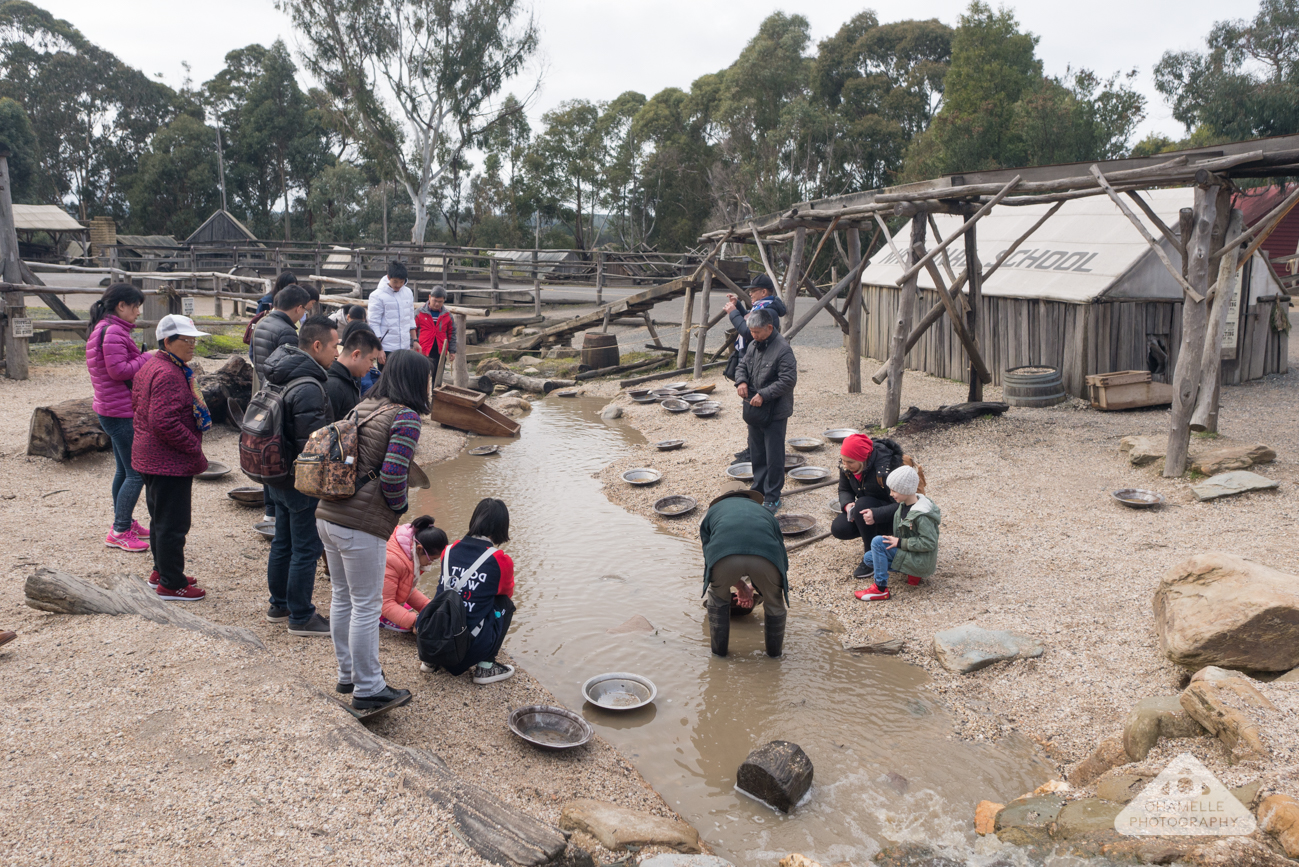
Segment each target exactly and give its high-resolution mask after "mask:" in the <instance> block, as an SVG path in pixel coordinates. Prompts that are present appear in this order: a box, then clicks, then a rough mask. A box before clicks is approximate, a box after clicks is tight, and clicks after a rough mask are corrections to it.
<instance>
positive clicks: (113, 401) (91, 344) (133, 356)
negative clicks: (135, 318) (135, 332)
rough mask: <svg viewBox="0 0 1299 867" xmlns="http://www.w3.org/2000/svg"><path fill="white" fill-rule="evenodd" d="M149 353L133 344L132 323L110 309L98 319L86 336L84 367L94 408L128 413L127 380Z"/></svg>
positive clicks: (113, 413) (100, 411)
mask: <svg viewBox="0 0 1299 867" xmlns="http://www.w3.org/2000/svg"><path fill="white" fill-rule="evenodd" d="M100 335H103V339H102V340H101V339H100ZM101 346H102V347H103V351H102V352H101V351H100V347H101ZM152 354H153V353H146V352H141V351H140V347H138V346H136V345H135V341H134V340H132V339H131V323H129V322H127V321H126V320H125V319H122V318H120V317H117V316H114V315H112V314H111V313H110V314H109V315H107V316H105V317H104V318H103V319H101V320H99V322H98V323H97V324H96V325H95V328H94V330H93V331H91V332H90V336H89V337H88V338H87V340H86V367H87V368H89V369H90V384H91V386H92V387H93V388H94V391H95V399H94V403H93V406H94V410H95V412H97V413H98V414H100V415H102V416H107V417H108V418H130V417H131V389H130V387H129V386H128V385H127V384H126V383H127V382H128V381H130V380H132V379H134V378H135V375H136V374H137V373H139V372H140V368H142V367H144V363H145V362H146V361H148V360H149V358H150V357H151V356H152Z"/></svg>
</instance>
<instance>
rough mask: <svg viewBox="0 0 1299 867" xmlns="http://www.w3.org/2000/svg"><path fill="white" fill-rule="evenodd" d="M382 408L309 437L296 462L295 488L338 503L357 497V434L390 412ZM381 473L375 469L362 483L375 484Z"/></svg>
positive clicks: (352, 417)
mask: <svg viewBox="0 0 1299 867" xmlns="http://www.w3.org/2000/svg"><path fill="white" fill-rule="evenodd" d="M386 408H387V407H386V406H382V407H379V409H376V410H375V411H374V412H372V413H370V414H369V415H367V416H366V417H365V418H363V419H361V420H360V421H357V420H356V419H357V413H356V411H355V410H353V411H352V412H351V413H349V414H348V416H347V418H344V419H342V420H341V421H336V422H334V423H333V424H328V425H325V426H324V427H322V428H319V429H318V430H316V431H315V432H313V433H312V434H311V436H310V437H308V438H307V444H306V445H305V446H303V447H302V453H301V454H300V455H298V458H297V460H295V461H294V462H293V486H294V487H295V488H297V489H298V491H299V492H300V493H303V494H306V495H307V496H308V497H315V498H316V499H318V500H329V501H330V502H337V501H339V500H346V499H348V498H350V497H352V496H353V495H355V494H356V489H357V487H358V485H357V482H356V462H357V456H358V455H359V451H358V449H357V432H358V431H360V429H361V425H363V424H365V423H366V422H368V421H369V420H370V419H372V418H374V417H375V416H376V415H378V414H379V413H381V412H383V411H384V409H386ZM377 477H378V472H377V471H375V470H371V471H370V472H369V473H368V475H367V476H366V478H365V479H364V480H363V481H362V482H361V484H362V485H364V484H365V483H366V482H370V481H373V480H374V479H375V478H377Z"/></svg>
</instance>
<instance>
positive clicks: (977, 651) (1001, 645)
mask: <svg viewBox="0 0 1299 867" xmlns="http://www.w3.org/2000/svg"><path fill="white" fill-rule="evenodd" d="M1042 650H1043V648H1042V644H1041V643H1040V642H1039V641H1038V640H1037V639H1036V638H1030V637H1029V636H1027V635H1020V634H1018V633H1015V632H1007V631H1005V630H1001V629H983V628H982V627H979V626H975V625H974V624H973V623H967V624H965V625H963V626H958V627H956V628H955V629H946V630H944V631H942V632H939V633H938V634H937V635H935V636H934V657H935V658H936V659H937V660H938V662H939V664H941V665H942V666H943V668H946V669H947V670H948V671H955V672H956V673H958V674H968V673H969V672H971V671H978V670H979V669H981V668H987V667H988V666H989V665H992V664H993V663H996V662H1001V661H1003V660H1007V659H1032V658H1034V657H1038V656H1041V655H1042Z"/></svg>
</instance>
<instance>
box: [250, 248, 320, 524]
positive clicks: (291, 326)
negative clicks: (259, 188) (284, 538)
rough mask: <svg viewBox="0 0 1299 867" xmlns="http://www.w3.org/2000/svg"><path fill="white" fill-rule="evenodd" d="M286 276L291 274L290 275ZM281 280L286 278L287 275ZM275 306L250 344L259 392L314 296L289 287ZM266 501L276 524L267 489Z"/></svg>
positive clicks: (294, 341)
mask: <svg viewBox="0 0 1299 867" xmlns="http://www.w3.org/2000/svg"><path fill="white" fill-rule="evenodd" d="M284 273H285V274H289V272H287V271H286V272H284ZM280 276H281V277H283V276H284V274H281V275H280ZM290 276H292V275H291V274H290ZM277 282H278V281H277ZM274 303H275V307H274V309H273V310H271V312H270V313H267V314H266V315H265V316H263V317H262V318H261V320H260V321H259V322H258V323H257V324H256V325H254V326H253V336H252V340H251V341H250V342H249V344H248V359H249V360H250V361H252V363H253V373H254V374H255V375H256V380H255V382H254V386H255V388H261V387H262V386H263V385H265V384H266V360H267V359H268V358H270V357H271V355H273V354H274V353H275V350H277V349H279V348H280V347H281V346H293V345H296V344H297V342H298V323H299V322H300V321H302V317H303V316H305V315H306V311H307V305H308V304H309V303H311V293H309V292H307V290H306V289H303V288H302V287H301V286H299V285H298V284H297V283H289V284H287V285H285V286H284V287H283V288H281V289H280V290H279V291H278V292H276V293H275V301H274ZM262 497H263V498H264V499H265V500H266V520H267V521H274V520H275V507H274V506H273V505H271V497H270V494H269V493H268V490H267V487H266V486H265V485H263V486H262Z"/></svg>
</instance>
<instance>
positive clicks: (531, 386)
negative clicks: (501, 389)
mask: <svg viewBox="0 0 1299 867" xmlns="http://www.w3.org/2000/svg"><path fill="white" fill-rule="evenodd" d="M486 376H487V378H488V379H490V380H491V381H492V382H494V383H497V384H498V385H504V386H508V387H510V388H519V389H522V390H523V391H530V392H532V393H533V394H550V393H551V392H552V391H554V390H555V389H557V388H568V387H569V386H572V385H575V384H576V382H577V381H576V380H573V379H541V378H539V377H536V376H524V375H523V374H521V373H515V372H514V371H512V370H489V371H487V373H486Z"/></svg>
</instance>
